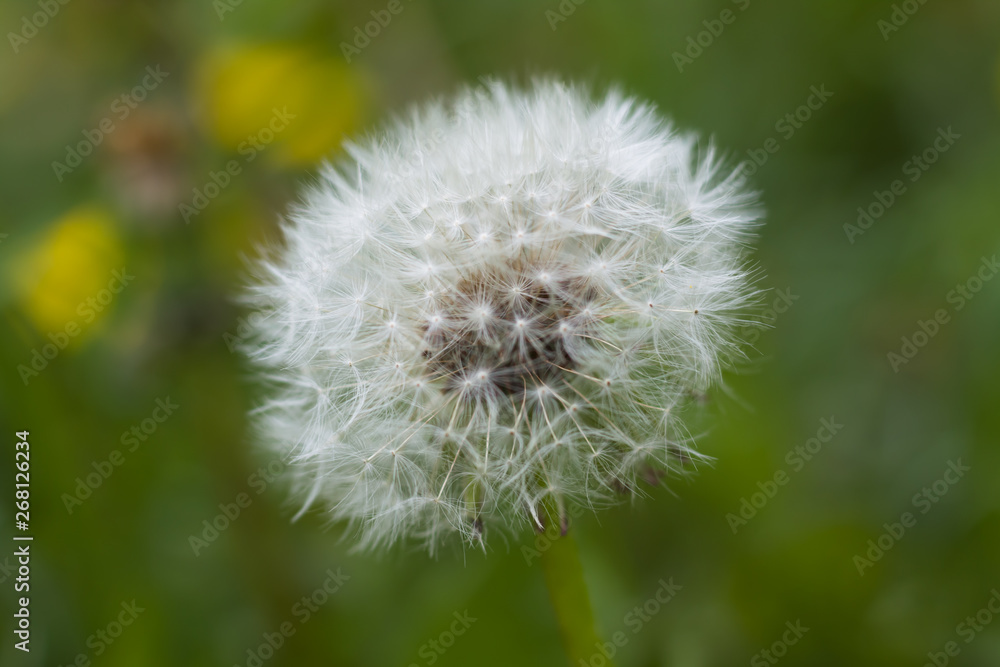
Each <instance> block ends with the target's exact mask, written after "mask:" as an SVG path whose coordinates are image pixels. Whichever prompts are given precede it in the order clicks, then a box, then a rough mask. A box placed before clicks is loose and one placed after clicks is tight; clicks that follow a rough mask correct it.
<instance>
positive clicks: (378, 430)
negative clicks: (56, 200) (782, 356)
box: [247, 81, 757, 549]
mask: <svg viewBox="0 0 1000 667" xmlns="http://www.w3.org/2000/svg"><path fill="white" fill-rule="evenodd" d="M347 152H348V154H349V158H348V159H347V160H346V161H345V162H344V163H343V164H341V165H339V166H338V167H328V168H327V169H326V170H325V171H324V173H323V178H322V180H321V182H320V183H319V184H318V185H317V186H316V187H314V188H313V189H312V190H311V192H310V193H309V196H308V198H307V200H306V202H305V203H304V204H303V205H302V206H301V207H300V208H299V209H298V210H297V211H295V212H294V214H293V215H292V216H291V219H290V220H289V221H288V223H287V224H286V225H285V228H284V231H285V235H286V240H287V242H286V244H285V247H284V248H283V249H281V250H278V251H275V252H272V253H270V258H269V259H267V260H263V261H261V263H260V265H259V267H258V268H259V277H258V278H257V279H256V280H255V284H254V285H253V287H252V289H251V290H250V297H249V302H250V304H251V306H252V307H254V308H255V309H257V310H259V311H260V312H262V313H263V314H264V315H265V317H263V318H261V321H262V325H261V326H260V330H259V332H258V334H259V335H258V336H257V338H256V339H255V340H254V342H253V343H252V344H250V345H248V346H247V349H248V351H249V353H250V355H251V356H252V358H253V359H254V360H255V361H256V362H257V363H258V364H259V365H260V366H261V367H262V368H264V369H266V371H267V377H268V379H269V380H270V381H271V382H272V384H273V386H272V387H271V394H270V398H269V400H267V401H266V402H265V404H264V405H263V406H262V408H261V410H260V414H261V425H262V426H263V427H264V430H265V432H266V440H267V442H268V443H269V444H270V445H271V446H272V447H273V448H274V449H275V450H276V451H277V452H278V453H280V454H281V455H282V456H284V457H285V458H286V459H287V460H289V461H290V463H291V465H290V469H291V471H292V476H293V478H294V481H295V483H296V485H297V486H298V487H299V488H300V491H301V493H302V494H303V496H304V497H306V498H307V500H306V504H307V505H309V504H312V503H319V504H321V505H322V506H324V507H326V508H327V509H328V510H329V512H330V513H331V515H332V517H333V518H335V519H346V520H348V521H350V522H352V523H353V524H354V525H355V526H356V527H357V528H358V531H359V534H360V537H361V539H360V544H361V545H363V546H378V545H386V544H389V543H392V542H394V541H396V540H397V539H400V538H413V539H417V540H420V541H423V542H425V543H426V544H427V545H428V546H429V547H430V548H431V549H433V548H434V547H435V546H437V545H439V544H440V543H441V542H442V541H443V540H444V539H445V538H447V537H448V536H449V535H453V534H460V535H462V536H464V537H465V538H466V539H467V540H468V541H470V542H471V541H481V540H482V539H483V537H484V531H485V530H488V529H489V528H490V527H500V528H504V527H513V526H516V525H517V524H519V523H521V522H524V521H526V520H530V521H532V522H533V523H536V524H537V522H538V508H539V507H541V506H543V505H548V504H550V503H554V504H555V506H558V507H566V503H568V502H578V503H583V504H586V505H588V506H595V505H597V504H600V503H602V502H604V501H606V500H608V499H610V498H612V497H614V496H615V495H616V494H620V493H622V492H623V491H634V490H636V486H637V483H638V481H639V480H641V479H653V480H656V479H658V478H659V476H660V475H661V474H662V472H663V471H667V470H671V469H677V468H678V467H679V466H680V464H681V463H683V462H684V461H687V460H690V459H692V458H695V457H696V456H697V454H696V453H695V452H694V451H693V450H692V449H690V447H689V444H690V443H689V439H688V438H687V437H686V435H685V434H686V433H687V430H686V429H685V427H684V424H683V423H682V421H681V415H680V412H681V411H680V408H681V407H682V406H683V404H684V403H685V402H686V399H687V398H688V397H690V396H692V395H694V394H700V393H701V392H703V391H704V390H705V389H707V388H708V386H709V385H711V384H712V383H713V382H714V381H715V380H717V379H718V377H719V374H720V370H721V368H722V367H723V366H724V365H725V363H726V361H727V360H729V359H731V358H732V356H733V354H734V353H738V341H737V340H735V331H736V329H737V328H738V324H739V320H738V319H737V318H738V317H739V314H740V313H741V312H742V311H743V310H744V309H745V307H746V306H747V304H748V301H749V299H750V298H751V295H752V288H751V286H750V284H749V283H750V278H749V272H748V269H747V266H746V259H745V255H746V246H745V243H746V242H747V241H748V240H749V238H750V234H751V231H752V229H753V227H754V224H755V220H756V218H757V210H756V208H755V206H754V196H753V194H752V193H750V192H748V191H747V190H746V189H745V186H744V183H743V180H742V178H741V176H740V175H739V174H738V173H732V174H727V173H721V166H720V161H719V160H718V159H717V157H716V155H715V154H714V152H713V151H712V149H711V148H707V149H706V148H699V146H698V144H697V142H696V139H695V138H694V137H692V136H688V135H684V134H679V133H677V132H676V131H675V130H674V129H673V128H672V127H671V126H670V125H669V124H668V123H666V122H665V121H664V120H662V119H661V118H660V117H658V116H657V115H656V113H655V111H654V109H652V108H651V107H650V106H648V105H645V104H642V103H640V102H637V101H636V100H634V99H629V98H627V97H624V96H622V95H621V94H619V93H617V92H611V93H609V94H608V95H606V96H605V97H604V98H603V99H599V100H596V101H595V100H594V99H593V98H592V97H591V96H590V95H589V93H588V92H587V91H586V90H583V89H581V88H577V87H571V86H566V85H563V84H560V83H558V82H555V81H538V82H535V83H534V84H533V86H532V87H530V88H529V89H527V90H524V91H519V90H515V89H512V88H510V87H507V86H505V85H504V84H501V83H492V84H491V85H490V86H489V88H488V90H484V89H477V90H466V91H465V92H463V93H461V94H460V95H459V96H458V97H457V99H456V100H455V101H454V102H453V103H452V104H450V105H445V104H441V103H437V104H430V105H427V106H423V107H420V108H417V109H414V110H413V112H412V113H411V114H410V115H409V116H408V117H406V118H405V119H401V120H397V121H396V122H395V123H393V124H392V125H391V126H390V127H389V128H388V129H387V130H386V131H384V132H383V133H382V134H380V135H378V136H376V137H374V138H370V139H368V140H366V141H365V142H364V143H361V144H351V145H349V146H348V147H347Z"/></svg>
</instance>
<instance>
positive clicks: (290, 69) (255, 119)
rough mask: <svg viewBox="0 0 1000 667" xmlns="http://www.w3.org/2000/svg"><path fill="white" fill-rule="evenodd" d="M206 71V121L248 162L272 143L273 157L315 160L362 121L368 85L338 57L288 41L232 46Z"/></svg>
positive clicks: (205, 65)
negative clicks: (284, 43) (286, 43)
mask: <svg viewBox="0 0 1000 667" xmlns="http://www.w3.org/2000/svg"><path fill="white" fill-rule="evenodd" d="M199 70H200V72H199V76H198V87H199V88H198V98H199V99H200V100H201V102H202V116H203V121H204V123H205V125H206V126H207V128H208V130H209V131H210V132H211V133H212V134H213V135H214V137H215V139H216V140H217V141H218V142H219V143H220V144H221V145H223V146H225V147H226V148H229V149H231V150H234V151H237V152H239V153H240V155H242V156H244V159H245V160H246V161H250V160H251V159H253V157H255V156H256V153H257V152H258V151H259V150H261V149H265V150H266V152H267V154H268V155H269V159H275V160H278V161H279V162H283V163H285V164H312V163H314V162H316V161H317V160H320V159H322V158H324V157H327V156H328V155H329V154H330V153H332V152H333V151H335V150H336V149H337V148H338V147H339V146H340V143H341V141H342V139H343V137H344V135H346V134H350V133H351V132H353V131H354V130H356V129H357V128H358V126H359V124H360V123H361V121H362V120H363V115H364V107H365V101H366V97H367V95H366V94H365V90H364V84H363V82H362V80H361V79H360V77H359V76H358V75H357V74H356V73H355V71H354V70H352V69H350V68H349V67H348V66H347V65H346V64H345V63H343V62H342V61H340V60H339V59H337V58H332V57H323V56H318V55H316V54H314V53H311V52H310V51H308V50H306V49H303V48H299V47H292V46H284V45H243V46H230V47H227V48H223V49H220V50H218V51H216V52H214V53H211V54H209V55H208V56H207V57H206V58H205V59H204V60H203V62H202V63H201V66H200V68H199ZM272 141H273V144H272Z"/></svg>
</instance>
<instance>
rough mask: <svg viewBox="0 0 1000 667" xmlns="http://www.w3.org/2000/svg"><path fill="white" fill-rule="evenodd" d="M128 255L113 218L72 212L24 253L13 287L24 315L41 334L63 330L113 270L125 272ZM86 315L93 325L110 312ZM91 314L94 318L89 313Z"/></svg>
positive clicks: (95, 211)
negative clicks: (15, 289)
mask: <svg viewBox="0 0 1000 667" xmlns="http://www.w3.org/2000/svg"><path fill="white" fill-rule="evenodd" d="M123 257H124V253H123V250H122V246H121V242H120V241H119V238H118V235H117V234H116V231H115V223H114V220H113V219H112V217H111V216H110V214H108V212H107V211H104V210H103V209H100V208H97V207H93V206H83V207H79V208H76V209H73V210H71V211H70V212H69V213H67V214H66V215H64V216H63V217H62V218H60V219H59V220H57V221H56V223H55V224H54V225H53V226H52V227H51V229H49V230H48V231H47V232H46V234H45V236H44V237H43V238H42V239H41V241H40V242H39V243H38V245H37V246H36V247H35V248H33V249H32V250H30V251H28V252H27V253H25V255H24V256H23V258H22V261H21V262H20V263H19V265H18V266H17V268H16V269H15V275H14V281H13V282H14V283H15V285H16V288H17V291H18V293H19V296H20V300H21V302H22V304H23V308H24V311H25V313H27V315H28V317H29V319H30V320H31V321H32V323H33V324H34V325H35V327H36V328H37V329H38V330H39V331H40V332H42V333H49V332H55V331H62V330H63V329H64V328H65V327H66V325H67V324H69V323H70V322H74V321H76V322H77V323H78V324H80V326H81V328H83V327H84V325H85V324H89V323H90V322H84V320H83V317H82V316H81V314H80V310H81V309H83V310H87V300H88V299H94V298H97V297H98V296H99V295H100V293H101V292H102V290H104V289H105V288H106V287H107V285H108V283H109V281H111V280H112V279H113V276H114V271H116V270H119V269H121V268H122V267H123ZM101 305H102V307H101V308H100V309H99V310H98V309H97V308H94V309H90V310H87V313H88V317H89V319H90V320H91V321H93V320H95V319H97V318H99V317H100V316H101V315H102V314H106V313H107V312H109V310H110V309H108V308H106V307H103V306H106V305H109V304H101ZM91 310H92V311H93V313H94V314H93V315H89V313H90V312H91Z"/></svg>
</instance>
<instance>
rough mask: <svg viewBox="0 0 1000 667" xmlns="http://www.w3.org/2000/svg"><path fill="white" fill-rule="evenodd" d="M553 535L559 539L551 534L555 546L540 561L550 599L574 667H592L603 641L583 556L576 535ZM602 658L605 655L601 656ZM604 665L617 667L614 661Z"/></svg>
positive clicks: (551, 546) (552, 543) (556, 531)
mask: <svg viewBox="0 0 1000 667" xmlns="http://www.w3.org/2000/svg"><path fill="white" fill-rule="evenodd" d="M550 525H551V524H550ZM557 525H558V524H557ZM553 527H554V526H553ZM550 532H551V533H554V534H555V537H552V535H548V537H549V538H550V539H551V545H550V546H549V548H548V549H546V550H544V551H542V555H541V558H540V561H541V564H542V572H543V574H544V575H545V585H546V586H547V587H548V589H549V598H550V599H551V600H552V607H553V608H554V610H555V613H556V619H557V620H558V622H559V632H560V634H561V635H562V642H563V647H564V649H565V650H566V657H567V658H568V659H569V664H570V665H572V667H579V665H589V664H591V662H590V661H591V659H592V658H593V657H594V654H595V652H596V651H598V650H599V649H598V647H599V646H600V644H601V640H600V638H599V637H598V636H597V630H596V628H595V624H594V614H593V611H592V610H591V606H590V596H589V595H588V593H587V583H586V581H584V578H583V566H582V565H581V563H580V554H579V552H578V550H577V547H576V542H575V541H574V540H573V538H572V536H570V535H569V534H565V535H559V532H560V531H558V530H551V531H550ZM601 657H602V658H603V657H604V655H603V654H601ZM602 664H604V665H607V666H608V667H614V664H613V663H612V662H611V661H610V660H607V661H605V662H603V663H602Z"/></svg>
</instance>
